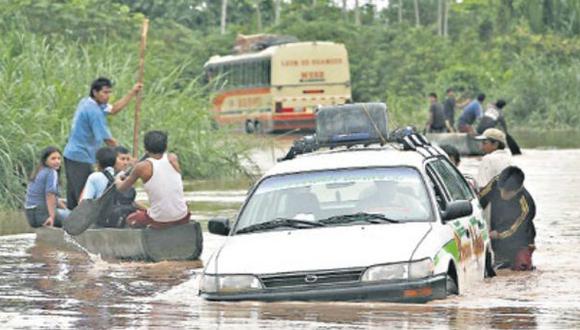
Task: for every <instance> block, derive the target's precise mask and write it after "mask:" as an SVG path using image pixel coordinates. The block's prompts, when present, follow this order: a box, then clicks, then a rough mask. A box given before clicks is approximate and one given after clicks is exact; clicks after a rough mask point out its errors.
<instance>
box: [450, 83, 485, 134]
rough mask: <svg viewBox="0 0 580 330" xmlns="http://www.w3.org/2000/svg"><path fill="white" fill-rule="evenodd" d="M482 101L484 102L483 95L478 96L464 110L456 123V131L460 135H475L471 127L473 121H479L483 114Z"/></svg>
mask: <svg viewBox="0 0 580 330" xmlns="http://www.w3.org/2000/svg"><path fill="white" fill-rule="evenodd" d="M483 101H485V94H483V93H482V94H479V95H478V96H477V99H476V100H473V101H471V102H470V103H469V104H468V105H467V106H466V107H465V108H464V109H463V113H462V114H461V116H459V120H458V123H457V129H458V130H459V132H460V133H467V134H470V135H475V134H476V131H475V128H474V127H473V124H475V121H476V120H477V119H479V118H480V117H481V115H482V113H483Z"/></svg>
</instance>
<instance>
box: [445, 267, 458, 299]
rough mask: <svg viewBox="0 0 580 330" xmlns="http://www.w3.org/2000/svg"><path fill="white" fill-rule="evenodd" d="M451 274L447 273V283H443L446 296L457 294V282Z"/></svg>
mask: <svg viewBox="0 0 580 330" xmlns="http://www.w3.org/2000/svg"><path fill="white" fill-rule="evenodd" d="M454 275H455V274H452V273H451V272H449V273H447V281H446V283H445V287H446V290H445V291H446V292H447V295H448V296H453V295H456V294H458V293H459V288H458V287H457V282H456V280H455V278H456V275H455V276H454Z"/></svg>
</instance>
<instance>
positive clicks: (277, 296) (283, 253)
mask: <svg viewBox="0 0 580 330" xmlns="http://www.w3.org/2000/svg"><path fill="white" fill-rule="evenodd" d="M412 149H414V150H404V149H403V148H401V146H400V145H397V144H387V145H385V146H377V147H352V148H344V149H335V150H327V151H316V152H312V153H308V154H304V155H300V156H298V157H296V158H294V159H291V160H286V161H283V162H280V163H278V164H277V165H276V166H275V167H274V168H272V169H271V170H270V171H269V172H268V173H266V174H265V175H264V176H263V177H262V178H261V179H260V181H259V182H258V183H257V184H256V185H255V187H254V188H253V189H252V191H251V192H250V194H249V196H248V198H247V200H246V202H245V203H244V205H243V207H242V209H241V211H240V214H239V215H238V218H237V220H236V221H235V222H234V223H233V224H232V225H230V223H229V221H228V220H227V219H215V220H212V221H210V224H209V229H210V232H212V233H214V234H220V235H229V237H228V238H227V239H226V240H225V242H224V243H223V245H222V246H221V248H219V250H217V251H216V252H215V253H214V254H213V256H212V257H211V258H210V259H209V261H208V262H207V265H206V267H205V269H204V272H203V277H202V279H201V283H200V292H199V293H200V295H201V296H202V297H203V298H205V299H208V300H230V301H231V300H265V301H273V300H371V301H412V302H424V301H428V300H431V299H440V298H445V297H446V296H447V295H449V294H457V293H461V292H463V291H464V290H466V289H468V288H469V287H470V286H473V285H477V284H478V283H479V282H480V281H481V280H482V279H483V278H484V276H485V275H486V262H487V264H488V265H491V262H492V258H493V253H492V250H491V244H490V239H489V233H488V227H487V225H486V222H485V220H484V219H483V217H482V210H481V207H480V205H479V202H478V200H477V198H476V195H475V193H474V192H473V191H472V190H471V189H470V187H469V185H468V183H467V182H466V181H465V179H464V177H463V176H462V175H461V174H460V172H459V171H458V170H457V168H456V167H455V166H453V165H452V164H451V163H450V162H449V161H448V160H447V158H446V157H445V156H444V155H442V154H440V153H438V152H434V150H435V149H434V148H433V147H430V146H422V147H421V146H419V147H417V148H416V149H415V148H412Z"/></svg>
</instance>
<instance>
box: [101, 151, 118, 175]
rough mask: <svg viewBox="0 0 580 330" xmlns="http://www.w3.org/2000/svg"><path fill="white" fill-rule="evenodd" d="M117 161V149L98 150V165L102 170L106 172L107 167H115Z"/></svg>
mask: <svg viewBox="0 0 580 330" xmlns="http://www.w3.org/2000/svg"><path fill="white" fill-rule="evenodd" d="M116 161H117V151H115V148H111V147H103V148H101V149H99V150H97V163H98V164H99V167H100V168H101V170H104V169H105V168H107V167H113V166H115V162H116Z"/></svg>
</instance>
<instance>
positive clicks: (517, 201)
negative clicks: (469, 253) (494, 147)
mask: <svg viewBox="0 0 580 330" xmlns="http://www.w3.org/2000/svg"><path fill="white" fill-rule="evenodd" d="M524 178H525V176H524V173H523V172H522V170H521V169H519V168H518V167H515V166H509V167H507V168H506V169H505V170H503V171H502V172H501V174H500V175H499V176H497V177H495V178H494V179H493V180H492V181H491V182H490V183H489V184H488V185H487V186H486V187H485V188H483V190H481V192H480V194H479V202H480V203H481V206H483V207H487V206H488V205H489V206H490V208H491V223H490V233H489V236H490V238H491V244H492V247H493V250H494V253H495V262H496V266H498V267H499V268H508V267H509V268H511V269H513V270H532V269H533V265H532V253H533V252H534V250H535V245H534V244H535V237H536V227H535V226H534V222H533V219H534V217H535V215H536V204H535V202H534V199H533V198H532V196H531V195H530V193H529V192H528V191H527V190H526V188H524V185H523V184H524Z"/></svg>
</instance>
